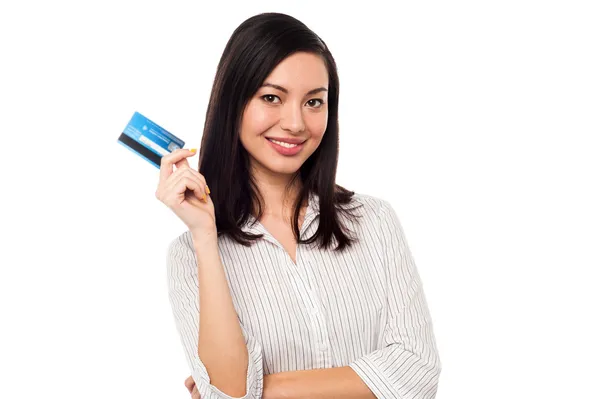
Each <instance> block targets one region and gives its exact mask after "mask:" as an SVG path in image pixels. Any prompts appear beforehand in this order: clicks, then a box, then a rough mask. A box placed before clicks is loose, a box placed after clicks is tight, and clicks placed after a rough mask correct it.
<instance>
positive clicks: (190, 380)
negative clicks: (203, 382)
mask: <svg viewBox="0 0 600 399" xmlns="http://www.w3.org/2000/svg"><path fill="white" fill-rule="evenodd" d="M184 384H185V387H186V388H187V390H188V391H189V392H190V393H192V389H194V386H195V385H196V383H195V382H194V379H193V378H192V376H191V375H190V376H189V377H188V378H186V379H185V382H184Z"/></svg>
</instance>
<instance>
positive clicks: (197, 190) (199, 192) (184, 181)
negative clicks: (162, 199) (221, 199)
mask: <svg viewBox="0 0 600 399" xmlns="http://www.w3.org/2000/svg"><path fill="white" fill-rule="evenodd" d="M187 190H190V191H193V192H194V195H195V196H196V198H198V199H199V200H200V201H202V202H208V199H207V198H206V193H205V192H204V190H203V189H202V186H201V185H200V184H198V182H196V181H195V180H193V179H192V178H190V177H189V176H181V178H180V179H179V181H177V182H175V183H174V186H173V190H171V192H173V193H174V194H175V195H182V194H183V195H184V197H185V193H186V191H187Z"/></svg>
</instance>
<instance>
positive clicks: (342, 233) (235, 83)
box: [198, 13, 357, 250]
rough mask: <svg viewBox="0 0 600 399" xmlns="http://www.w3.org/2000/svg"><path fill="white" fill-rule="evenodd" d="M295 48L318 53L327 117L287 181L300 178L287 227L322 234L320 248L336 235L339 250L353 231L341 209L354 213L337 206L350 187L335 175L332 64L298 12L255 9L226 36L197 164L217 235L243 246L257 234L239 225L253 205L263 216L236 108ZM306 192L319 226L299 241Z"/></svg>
mask: <svg viewBox="0 0 600 399" xmlns="http://www.w3.org/2000/svg"><path fill="white" fill-rule="evenodd" d="M299 51H302V52H308V53H312V54H316V55H318V56H320V57H321V58H322V60H323V61H324V63H325V66H326V68H327V71H328V75H329V87H328V124H327V128H326V130H325V134H324V135H323V139H322V140H321V143H320V145H319V147H318V148H317V149H316V150H315V152H314V153H313V154H312V155H311V156H310V157H309V158H308V159H307V160H306V161H305V162H304V164H303V165H302V166H301V168H300V169H299V170H298V171H297V172H296V173H295V174H294V176H293V178H292V180H291V181H290V183H289V184H288V188H289V187H292V186H293V183H294V182H295V181H296V179H298V178H299V179H301V182H302V189H301V192H300V195H299V196H298V198H297V199H296V201H295V210H294V217H293V218H292V228H293V232H294V236H295V237H296V242H298V243H312V242H314V241H316V240H317V239H319V238H320V239H321V242H320V247H321V248H326V247H328V246H329V245H330V244H331V242H332V239H333V237H335V240H336V241H337V243H338V246H337V248H336V250H343V249H344V248H345V247H346V246H350V245H351V244H352V242H354V241H355V238H354V237H349V236H348V233H349V231H348V230H347V229H346V228H345V227H344V226H343V225H342V224H341V223H340V219H339V217H340V212H342V213H344V215H345V216H347V217H354V218H356V217H357V216H356V215H353V214H352V213H351V212H350V211H351V210H353V209H354V208H352V209H350V208H349V207H345V206H343V205H345V204H349V203H351V202H352V197H353V195H354V192H353V191H349V190H346V189H345V188H343V187H341V186H339V185H337V184H336V182H335V177H336V171H337V163H338V151H339V124H338V99H339V79H338V75H337V67H336V64H335V61H334V59H333V56H332V55H331V53H330V51H329V49H328V48H327V46H326V45H325V43H324V42H323V40H321V38H319V36H317V35H316V34H315V33H314V32H313V31H312V30H310V29H309V28H308V27H307V26H306V25H305V24H304V23H302V22H300V21H299V20H297V19H296V18H293V17H291V16H289V15H286V14H281V13H263V14H258V15H255V16H253V17H250V18H249V19H247V20H246V21H244V22H243V23H242V24H241V25H240V26H238V27H237V28H236V30H235V31H234V32H233V34H232V35H231V37H230V39H229V41H228V42H227V45H226V46H225V50H224V51H223V55H222V56H221V60H220V61H219V65H218V67H217V72H216V76H215V79H214V83H213V87H212V91H211V95H210V101H209V105H208V109H207V111H206V119H205V123H204V132H203V136H202V142H201V145H200V156H199V162H198V171H199V172H200V173H201V174H202V175H204V177H205V178H206V182H207V184H208V186H209V187H210V188H211V199H212V201H213V203H214V205H215V216H216V223H217V231H218V234H219V235H221V234H227V235H229V236H230V237H231V238H233V239H234V240H236V241H237V242H239V243H240V244H243V245H246V246H249V245H250V244H251V243H252V241H254V240H255V239H257V238H261V237H262V235H255V234H249V233H246V232H245V231H242V229H241V227H242V226H243V225H244V224H246V223H247V222H248V220H249V217H250V215H251V213H252V211H253V210H254V209H258V217H257V218H256V219H260V217H261V216H262V198H261V196H260V192H259V190H258V188H257V185H256V183H255V181H254V180H253V177H252V176H251V173H250V158H249V154H248V152H247V151H246V149H245V148H244V146H243V145H242V143H241V141H240V137H239V136H240V135H239V130H240V126H241V121H242V115H243V111H244V109H245V107H246V105H247V103H248V101H249V100H250V99H251V98H252V97H253V96H254V95H255V94H256V92H257V91H258V90H259V88H260V86H261V85H262V84H263V83H264V80H265V79H266V78H267V77H268V76H269V74H270V73H271V71H272V70H273V69H274V68H275V67H276V66H277V65H278V64H279V63H280V62H281V61H283V59H285V58H286V57H288V56H290V55H291V54H293V53H295V52H299ZM311 192H312V193H315V194H316V195H317V196H318V199H319V227H318V229H317V231H316V233H315V234H314V235H313V236H312V237H310V238H308V239H306V240H300V231H299V228H298V218H299V215H300V211H301V209H302V208H301V207H302V204H303V203H304V202H305V201H306V200H307V199H308V195H309V194H310V193H311Z"/></svg>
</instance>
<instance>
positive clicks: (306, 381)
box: [185, 366, 375, 399]
mask: <svg viewBox="0 0 600 399" xmlns="http://www.w3.org/2000/svg"><path fill="white" fill-rule="evenodd" d="M185 385H186V387H187V388H188V391H189V392H190V393H191V395H192V399H200V398H201V397H200V394H199V393H198V391H197V390H196V387H195V384H194V380H193V379H192V377H191V376H190V377H188V379H187V380H186V382H185ZM262 397H263V399H292V398H294V399H304V398H311V399H319V398H328V399H331V398H333V399H335V398H347V399H373V398H375V395H373V392H371V390H370V389H369V388H368V387H367V385H366V384H365V383H364V382H363V381H362V379H361V378H360V377H359V376H358V375H357V374H356V372H354V370H352V369H351V368H350V367H348V366H346V367H334V368H327V369H314V370H301V371H287V372H283V373H275V374H269V375H265V376H264V379H263V396H262Z"/></svg>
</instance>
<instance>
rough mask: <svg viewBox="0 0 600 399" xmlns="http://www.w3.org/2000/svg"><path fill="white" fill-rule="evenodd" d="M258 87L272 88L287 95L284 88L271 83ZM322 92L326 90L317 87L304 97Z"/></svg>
mask: <svg viewBox="0 0 600 399" xmlns="http://www.w3.org/2000/svg"><path fill="white" fill-rule="evenodd" d="M260 87H272V88H274V89H277V90H280V91H282V92H284V93H285V94H288V90H287V89H286V88H285V87H281V86H279V85H276V84H273V83H265V84H263V85H262V86H260ZM322 91H327V89H326V88H324V87H317V88H316V89H312V90H310V91H309V92H307V93H306V95H307V96H308V95H311V94H317V93H319V92H322Z"/></svg>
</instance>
